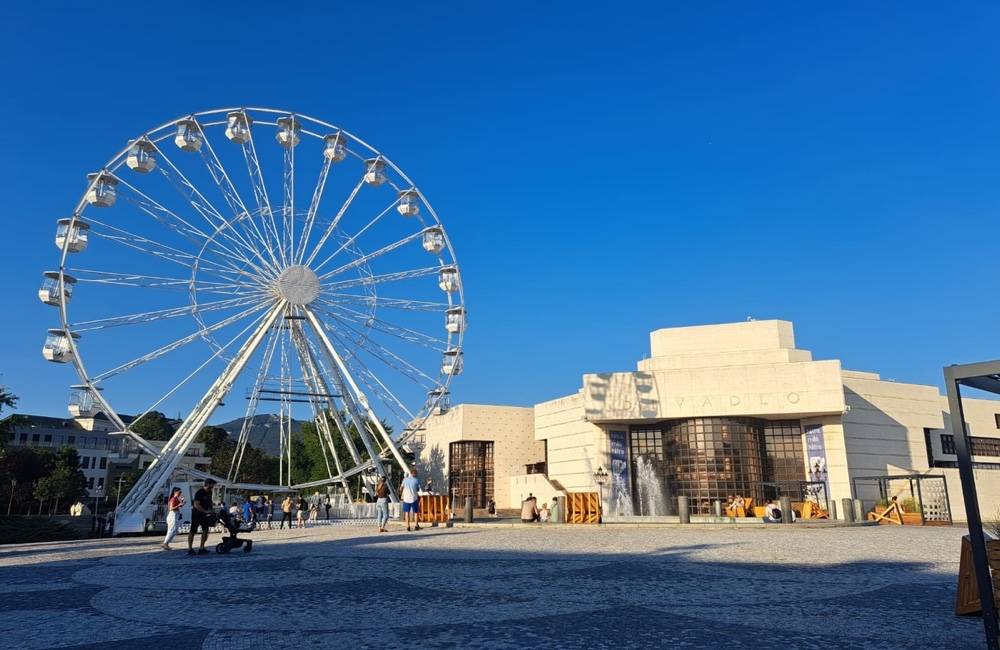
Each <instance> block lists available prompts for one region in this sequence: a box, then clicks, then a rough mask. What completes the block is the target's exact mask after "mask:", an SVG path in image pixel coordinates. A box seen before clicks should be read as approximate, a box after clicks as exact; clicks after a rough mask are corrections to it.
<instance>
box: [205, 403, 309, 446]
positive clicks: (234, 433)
mask: <svg viewBox="0 0 1000 650" xmlns="http://www.w3.org/2000/svg"><path fill="white" fill-rule="evenodd" d="M243 420H244V418H237V419H236V420H230V421H229V422H224V423H222V424H216V425H215V426H217V427H221V428H223V429H225V430H226V433H228V434H229V437H230V438H232V439H233V440H236V439H237V438H239V436H240V430H241V429H242V428H243ZM278 424H279V419H278V416H277V415H275V414H273V413H266V414H262V415H255V416H253V419H252V423H251V425H250V444H251V445H253V446H254V447H256V448H257V449H260V450H261V451H263V452H264V453H267V454H270V455H272V456H277V455H278V453H279V452H280V451H281V450H280V446H281V445H280V442H279V438H278ZM303 424H305V422H303V421H302V420H295V419H293V420H292V435H293V436H297V437H300V436H301V435H302V425H303Z"/></svg>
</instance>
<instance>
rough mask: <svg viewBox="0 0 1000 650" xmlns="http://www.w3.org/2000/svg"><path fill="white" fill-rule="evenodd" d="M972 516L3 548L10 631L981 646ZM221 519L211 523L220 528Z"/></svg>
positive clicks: (73, 636) (2, 634)
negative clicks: (967, 601) (963, 560)
mask: <svg viewBox="0 0 1000 650" xmlns="http://www.w3.org/2000/svg"><path fill="white" fill-rule="evenodd" d="M961 534H962V529H960V528H958V527H955V528H917V527H913V528H889V527H865V528H837V529H816V528H806V527H801V528H799V527H796V528H795V529H792V530H789V529H782V528H780V527H767V528H765V527H758V528H756V529H735V530H734V529H725V528H714V527H712V528H710V527H704V526H697V527H691V526H689V527H684V528H678V527H652V526H647V527H642V528H637V527H627V528H626V527H621V528H616V527H608V528H597V527H569V526H548V527H535V528H531V527H508V526H488V525H486V526H469V527H456V528H434V529H429V530H428V529H425V530H423V531H421V532H419V533H418V532H413V533H407V532H405V531H404V530H402V529H400V528H399V527H395V528H393V529H392V530H391V532H390V533H388V534H383V535H379V534H377V533H375V532H374V530H373V529H372V528H369V527H361V526H322V527H318V528H314V529H306V530H295V531H287V530H285V531H267V532H258V533H254V534H253V535H252V537H253V538H254V539H255V542H256V543H255V546H254V549H253V552H252V553H250V554H249V555H246V554H243V553H239V552H237V553H233V554H230V555H226V556H219V555H216V554H215V553H212V554H210V555H207V556H200V557H191V558H189V557H187V556H186V554H185V553H184V552H182V551H180V550H175V551H172V552H164V551H160V550H158V549H157V547H156V540H154V539H152V538H138V539H136V538H132V539H105V540H88V541H82V542H71V543H52V544H33V545H22V546H7V547H2V548H0V590H2V591H3V593H4V597H3V599H2V600H0V603H2V606H0V639H3V642H2V643H0V645H2V646H3V647H9V648H25V649H27V648H55V647H86V648H156V649H157V650H180V649H187V648H203V649H205V650H210V649H211V650H221V649H233V650H235V649H247V650H250V649H254V648H268V649H279V648H316V649H319V648H336V647H357V646H364V647H378V648H397V647H399V648H401V647H406V646H409V647H429V648H468V647H495V648H516V647H539V648H542V647H546V648H548V647H559V648H621V647H687V648H716V647H728V648H831V647H844V648H859V647H865V648H904V647H905V648H944V647H947V648H953V649H957V648H978V647H982V643H983V640H982V639H983V635H982V623H981V620H980V619H978V618H965V619H960V618H956V617H955V616H954V615H953V613H952V607H953V605H954V595H955V581H956V575H957V573H958V555H959V540H960V537H961ZM216 538H217V535H213V536H212V538H210V540H209V541H210V543H212V544H214V542H215V541H216Z"/></svg>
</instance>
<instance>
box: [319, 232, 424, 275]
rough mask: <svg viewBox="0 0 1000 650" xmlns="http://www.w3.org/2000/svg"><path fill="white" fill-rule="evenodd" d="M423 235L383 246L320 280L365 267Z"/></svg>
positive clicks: (410, 236) (415, 234)
mask: <svg viewBox="0 0 1000 650" xmlns="http://www.w3.org/2000/svg"><path fill="white" fill-rule="evenodd" d="M423 234H424V231H423V230H421V231H419V232H415V233H413V234H412V235H407V236H406V237H403V238H402V239H399V240H397V241H394V242H392V243H391V244H386V245H385V246H383V247H382V248H380V249H378V250H376V251H372V252H371V253H368V254H367V255H362V256H361V257H359V258H357V259H355V260H353V261H351V262H348V263H347V264H344V265H343V266H340V267H338V268H336V269H334V270H332V271H328V272H326V273H324V274H323V275H321V276H320V277H319V279H320V281H323V280H329V279H330V278H332V277H333V276H335V275H340V274H341V273H344V272H346V271H350V270H351V269H356V268H358V267H359V266H364V265H365V264H367V263H368V262H370V261H372V260H374V259H376V258H379V257H382V256H383V255H386V254H388V253H391V252H392V251H394V250H397V249H399V248H402V247H403V246H406V245H407V244H409V243H410V242H412V241H414V240H415V239H419V238H420V237H422V236H423ZM321 266H322V265H321ZM317 268H319V267H317Z"/></svg>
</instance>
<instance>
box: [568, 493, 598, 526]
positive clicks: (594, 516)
mask: <svg viewBox="0 0 1000 650" xmlns="http://www.w3.org/2000/svg"><path fill="white" fill-rule="evenodd" d="M600 521H601V499H600V497H599V496H598V494H597V492H569V493H568V494H566V523H568V524H596V523H600Z"/></svg>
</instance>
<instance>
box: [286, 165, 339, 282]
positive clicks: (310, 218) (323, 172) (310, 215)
mask: <svg viewBox="0 0 1000 650" xmlns="http://www.w3.org/2000/svg"><path fill="white" fill-rule="evenodd" d="M332 166H333V160H332V159H331V158H329V157H327V156H324V157H323V167H322V168H320V171H319V178H317V179H316V188H315V189H314V190H313V195H312V201H310V202H309V209H308V210H307V211H306V218H305V223H304V224H303V225H302V234H301V235H300V237H299V251H298V256H297V257H296V258H295V263H296V264H302V258H303V257H305V254H306V246H307V245H308V244H309V236H310V235H311V234H312V229H313V223H314V222H315V221H316V213H317V211H318V210H319V204H320V201H322V199H323V190H324V189H326V179H327V177H329V175H330V168H331V167H332Z"/></svg>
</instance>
